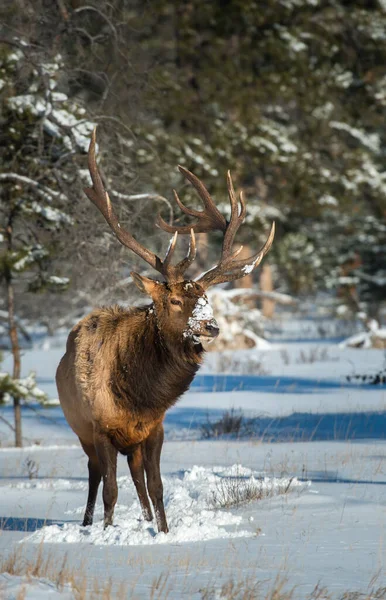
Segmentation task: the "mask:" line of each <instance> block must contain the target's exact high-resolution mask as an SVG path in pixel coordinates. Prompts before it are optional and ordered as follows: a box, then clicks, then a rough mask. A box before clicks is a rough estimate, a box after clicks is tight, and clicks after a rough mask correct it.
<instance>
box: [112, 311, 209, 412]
mask: <svg viewBox="0 0 386 600" xmlns="http://www.w3.org/2000/svg"><path fill="white" fill-rule="evenodd" d="M114 339H117V342H116V343H117V346H118V347H117V348H116V350H117V351H116V353H115V359H114V360H113V364H112V374H111V379H110V382H111V383H110V386H111V391H112V393H113V395H114V400H115V402H117V404H119V405H120V406H122V407H125V406H128V407H130V409H131V410H134V411H135V412H137V414H140V413H142V414H143V412H144V411H146V412H147V413H148V414H149V415H151V416H153V417H154V418H157V417H158V416H161V415H162V414H163V413H164V412H165V411H166V410H167V409H168V408H170V407H171V406H172V405H173V404H174V403H175V402H176V401H177V400H178V398H179V397H180V396H181V395H182V394H183V393H184V392H186V390H187V389H188V388H189V386H190V384H191V382H192V380H193V378H194V376H195V374H196V372H197V370H198V368H199V366H200V364H201V362H202V357H203V352H204V351H203V348H202V346H201V344H198V345H194V344H193V342H192V341H191V340H190V339H184V338H183V336H182V334H181V335H177V334H174V335H173V334H172V333H170V332H167V331H166V327H165V328H163V326H162V323H160V322H159V321H158V319H157V315H156V311H155V309H154V306H153V305H151V306H150V307H141V308H137V309H134V310H132V311H130V312H125V313H124V314H122V321H121V327H120V328H119V335H118V336H116V337H115V338H114Z"/></svg>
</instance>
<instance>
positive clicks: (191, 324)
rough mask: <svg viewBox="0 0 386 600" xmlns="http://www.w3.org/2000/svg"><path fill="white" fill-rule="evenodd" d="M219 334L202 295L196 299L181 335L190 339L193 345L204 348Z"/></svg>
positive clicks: (209, 307)
mask: <svg viewBox="0 0 386 600" xmlns="http://www.w3.org/2000/svg"><path fill="white" fill-rule="evenodd" d="M219 333H220V328H219V326H218V323H217V321H216V319H215V318H214V316H213V310H212V307H211V305H210V304H209V300H208V298H207V296H206V295H205V294H204V295H203V296H201V297H200V298H198V300H197V302H196V305H195V307H194V308H193V311H192V316H191V317H189V319H188V323H187V326H186V329H185V331H184V334H183V335H184V337H190V338H192V339H193V341H194V343H196V344H203V345H204V346H205V345H207V344H210V343H211V342H212V341H213V340H214V339H216V337H217V336H218V334H219Z"/></svg>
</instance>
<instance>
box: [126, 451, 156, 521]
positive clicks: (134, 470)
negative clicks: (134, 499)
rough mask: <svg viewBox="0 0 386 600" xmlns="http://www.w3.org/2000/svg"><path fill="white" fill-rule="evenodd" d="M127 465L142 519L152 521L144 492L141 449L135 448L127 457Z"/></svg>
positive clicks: (147, 499)
mask: <svg viewBox="0 0 386 600" xmlns="http://www.w3.org/2000/svg"><path fill="white" fill-rule="evenodd" d="M127 463H128V465H129V469H130V473H131V477H132V479H133V482H134V485H135V489H136V490H137V494H138V498H139V502H140V504H141V509H142V514H143V518H144V519H145V520H146V521H152V520H153V515H152V513H151V506H150V502H149V497H148V495H147V491H146V484H145V471H144V465H143V456H142V447H141V446H140V445H138V446H136V447H135V448H134V449H133V450H132V451H131V452H130V454H128V455H127Z"/></svg>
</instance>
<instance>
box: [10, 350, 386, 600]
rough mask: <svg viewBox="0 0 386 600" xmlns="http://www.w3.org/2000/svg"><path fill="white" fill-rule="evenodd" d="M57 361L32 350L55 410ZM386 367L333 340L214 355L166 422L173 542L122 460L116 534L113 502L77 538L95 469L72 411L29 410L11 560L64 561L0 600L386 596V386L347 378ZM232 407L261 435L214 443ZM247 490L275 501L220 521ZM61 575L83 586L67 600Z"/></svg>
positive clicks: (17, 469)
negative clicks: (109, 522) (277, 592)
mask: <svg viewBox="0 0 386 600" xmlns="http://www.w3.org/2000/svg"><path fill="white" fill-rule="evenodd" d="M44 348H45V349H40V350H39V349H36V350H33V351H26V352H25V356H24V359H23V364H24V369H25V371H26V372H28V370H29V369H31V368H33V369H34V370H36V371H37V373H38V382H39V385H40V387H42V388H43V389H44V390H45V391H47V392H48V393H49V394H50V396H51V397H54V396H56V391H55V387H54V382H53V375H54V370H55V367H56V364H57V362H58V360H59V358H60V356H61V354H62V348H61V347H59V348H55V347H53V344H49V343H47V342H46V344H45V346H44ZM384 362H385V356H384V353H383V352H381V351H375V350H374V351H371V350H349V349H339V348H338V346H337V345H336V344H329V343H327V342H320V341H319V342H309V343H285V344H284V343H281V344H276V345H273V346H272V347H271V348H270V349H269V350H264V351H263V350H261V351H254V352H252V351H249V352H246V353H241V354H240V353H232V355H231V356H230V357H225V358H224V356H221V357H218V356H214V355H211V356H209V357H208V361H207V363H206V365H205V367H204V368H203V370H202V376H200V377H198V378H197V380H196V381H195V382H194V385H193V386H192V389H191V391H190V392H189V393H187V394H186V395H185V396H184V397H183V398H182V400H181V401H180V403H179V404H178V405H177V406H176V407H175V408H173V409H172V410H171V411H170V412H169V413H168V416H167V419H166V432H167V439H166V442H165V444H164V449H163V455H162V472H163V479H164V487H165V500H166V512H167V516H168V519H169V525H170V533H169V534H168V535H164V534H156V532H155V530H154V529H153V527H152V526H149V524H147V523H146V524H145V523H144V522H143V521H142V520H141V517H140V510H139V505H138V502H137V500H136V496H135V493H134V489H133V484H132V482H131V481H130V478H129V477H128V470H127V465H126V463H125V460H124V459H123V458H122V457H121V458H120V460H119V488H120V493H119V500H118V505H117V509H116V519H115V526H114V528H111V529H110V530H107V531H106V532H104V531H103V530H102V527H101V517H102V506H101V504H99V505H98V506H97V511H96V523H95V525H94V526H93V527H92V528H81V527H80V525H79V524H80V521H81V517H82V512H83V509H84V504H85V500H86V493H87V492H86V490H87V480H86V473H87V466H86V459H85V457H84V455H83V452H82V450H81V449H80V448H79V445H78V443H77V439H76V437H75V436H74V435H73V434H72V432H71V431H70V430H69V428H68V427H67V425H66V423H65V421H64V419H63V417H62V415H61V413H60V408H57V407H56V408H50V409H44V410H42V409H40V408H37V407H32V409H25V411H24V412H25V414H24V421H23V426H24V435H25V438H26V447H25V448H24V449H22V450H15V449H11V448H10V447H7V446H9V444H10V443H11V440H12V432H11V431H10V430H8V429H7V427H6V425H5V424H3V423H1V422H0V441H1V445H2V448H0V473H1V476H0V486H1V501H0V522H1V533H0V554H1V559H0V560H2V561H3V565H4V561H6V560H7V558H8V559H9V557H10V556H12V553H14V552H15V551H16V553H17V554H18V559H17V560H16V559H15V561H16V562H17V561H19V563H20V564H22V563H23V564H24V565H28V563H29V564H33V563H34V561H36V557H37V556H39V557H41V558H42V561H41V562H44V560H45V559H49V560H50V561H51V562H50V568H49V569H48V568H47V569H46V572H44V569H40V570H37V571H36V574H37V575H38V576H39V577H38V578H37V579H33V578H32V579H31V577H30V578H26V577H23V573H24V572H25V571H26V570H28V569H27V567H26V566H24V571H23V568H21V567H20V568H18V569H15V570H14V575H10V574H3V575H0V598H3V597H4V598H7V599H8V598H18V594H19V593H20V591H21V590H22V589H23V586H24V589H25V591H26V594H27V595H26V598H32V599H34V600H35V599H38V598H45V597H47V598H54V597H55V596H56V595H57V596H58V598H61V599H63V598H66V599H67V598H73V597H76V594H75V588H74V587H71V586H73V585H78V586H82V585H86V586H87V587H88V589H89V591H90V590H92V589H93V587H94V588H95V585H98V586H99V589H101V586H108V580H109V578H112V579H113V581H114V584H113V592H112V597H119V595H118V588H119V586H120V584H121V583H123V585H124V589H125V591H124V593H123V595H122V597H127V598H159V599H161V598H162V599H163V598H175V599H179V598H184V597H186V598H197V599H202V598H221V597H224V598H227V597H229V598H230V597H234V598H238V597H240V598H241V597H242V596H241V595H240V596H236V595H234V596H231V595H230V593H228V596H227V595H226V593H225V592H223V595H221V586H222V585H223V584H224V583H225V582H229V581H230V580H233V581H234V582H235V585H236V587H237V586H240V587H239V590H240V594H241V591H242V590H243V589H246V588H253V589H257V588H258V589H261V593H263V592H264V593H266V592H267V591H268V590H270V589H272V588H273V586H274V585H275V581H276V585H279V584H278V582H277V578H278V577H280V579H281V580H286V582H285V583H284V589H287V590H291V589H292V588H293V587H294V586H295V590H294V597H295V598H306V597H307V595H308V594H310V593H311V592H312V590H313V589H314V588H315V586H316V585H319V588H322V587H326V588H327V589H328V592H329V593H330V594H331V596H332V597H333V598H335V597H336V598H338V597H342V596H343V594H344V593H345V592H346V591H355V592H363V593H369V592H370V591H371V590H378V592H375V591H374V592H373V597H375V593H378V597H385V598H386V590H384V596H381V595H380V592H379V589H380V588H382V587H385V588H386V575H385V567H386V564H385V563H386V549H385V546H386V541H385V540H386V538H385V536H386V441H385V439H386V388H385V386H370V385H359V384H357V383H348V382H347V380H346V376H347V375H353V374H354V375H357V374H362V373H369V372H376V370H377V369H380V368H382V367H383V366H384ZM4 366H6V363H5V365H4ZM219 371H228V372H231V373H233V375H219V374H218V373H219ZM243 371H244V372H243ZM234 373H240V375H239V376H237V375H234ZM257 376H258V377H257ZM231 408H235V409H239V408H241V409H242V410H243V411H244V414H245V415H246V416H247V417H259V418H258V419H257V420H254V436H253V437H252V438H251V439H239V440H236V439H225V440H224V439H223V440H215V441H204V440H202V439H201V428H200V427H201V425H202V424H203V423H206V422H207V421H208V420H209V421H214V420H217V419H218V418H220V417H221V415H222V414H223V412H224V410H228V409H231ZM36 410H37V411H38V412H36ZM0 414H1V415H3V416H5V417H7V418H9V417H10V416H11V411H10V409H9V408H7V407H3V408H1V409H0ZM294 440H296V441H294ZM30 477H31V478H30ZM310 482H311V483H310ZM245 486H253V487H254V488H255V489H256V488H259V489H260V490H261V491H262V495H263V496H264V498H263V499H261V500H259V501H253V502H250V503H248V504H245V505H242V506H240V507H237V508H219V506H218V505H219V503H221V500H222V499H224V496H226V494H228V493H229V490H234V489H235V488H236V489H237V490H239V489H241V490H242V489H243V488H244V487H245ZM65 557H66V568H65V569H62V564H63V560H64V558H65ZM43 559H44V560H43ZM39 560H40V559H39ZM23 561H24V562H23ZM61 569H62V571H65V572H66V573H72V575H71V577H70V576H69V577H68V579H69V580H70V581H72V583H71V584H68V585H67V586H64V587H63V588H62V589H61V591H60V592H59V591H58V590H57V587H56V585H55V583H52V582H53V581H54V582H55V581H56V580H57V579H58V573H59V572H60V571H61ZM63 578H64V579H65V577H64V576H63ZM59 579H60V578H59ZM80 582H81V583H80ZM96 582H97V584H96ZM256 586H257V588H256ZM259 586H260V587H259ZM121 589H123V588H121ZM228 591H229V590H228ZM89 597H91V598H96V597H98V594H97V592H96V591H95V590H94V592H92V591H90V594H89ZM249 597H251V598H253V597H260V596H258V595H257V593H256V596H249ZM322 597H325V596H322Z"/></svg>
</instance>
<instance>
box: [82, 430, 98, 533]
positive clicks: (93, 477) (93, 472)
mask: <svg viewBox="0 0 386 600" xmlns="http://www.w3.org/2000/svg"><path fill="white" fill-rule="evenodd" d="M80 443H81V444H82V448H83V450H84V451H85V453H86V454H87V456H88V497H87V504H86V510H85V513H84V518H83V523H82V525H83V527H86V526H87V525H92V522H93V517H94V509H95V502H96V498H97V495H98V488H99V484H100V481H101V478H102V474H101V471H100V468H99V461H98V457H97V454H96V451H95V448H94V446H93V445H87V444H84V443H83V442H82V440H80Z"/></svg>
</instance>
